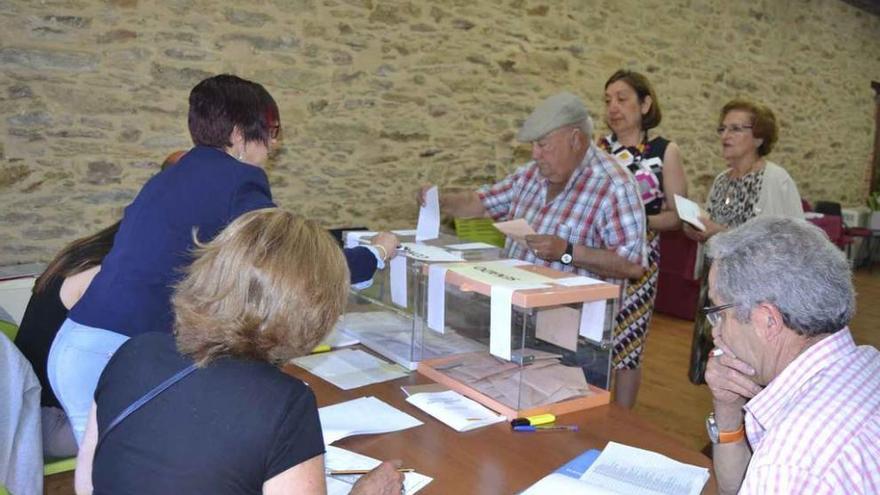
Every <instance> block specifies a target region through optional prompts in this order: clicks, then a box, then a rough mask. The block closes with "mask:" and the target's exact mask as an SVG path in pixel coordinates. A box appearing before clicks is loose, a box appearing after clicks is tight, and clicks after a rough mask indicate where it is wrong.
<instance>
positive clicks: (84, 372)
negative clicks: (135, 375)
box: [47, 318, 128, 445]
mask: <svg viewBox="0 0 880 495" xmlns="http://www.w3.org/2000/svg"><path fill="white" fill-rule="evenodd" d="M126 340H128V336H126V335H122V334H120V333H116V332H111V331H109V330H104V329H101V328H94V327H89V326H86V325H80V324H79V323H77V322H75V321H73V320H71V319H70V318H68V319H66V320H64V324H62V325H61V329H60V330H58V335H56V336H55V340H54V341H53V342H52V348H51V349H50V350H49V362H48V363H47V374H48V375H49V383H50V384H51V385H52V390H54V391H55V396H56V397H58V401H59V402H60V403H61V406H62V407H64V412H66V413H67V417H68V419H70V425H71V427H72V428H73V435H74V437H76V443H77V445H80V444H82V440H83V435H84V434H85V431H86V424H87V422H88V419H89V411H90V410H91V408H92V402H94V400H95V399H94V397H95V387H97V386H98V378H100V377H101V372H102V371H104V367H105V366H107V363H108V362H109V361H110V358H111V357H113V353H115V352H116V349H119V346H121V345H122V344H124V343H125V341H126Z"/></svg>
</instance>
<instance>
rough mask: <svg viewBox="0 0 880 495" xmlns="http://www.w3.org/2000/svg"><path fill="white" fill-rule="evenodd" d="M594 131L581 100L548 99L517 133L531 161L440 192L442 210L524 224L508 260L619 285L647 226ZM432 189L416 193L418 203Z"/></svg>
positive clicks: (630, 273)
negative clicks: (479, 183)
mask: <svg viewBox="0 0 880 495" xmlns="http://www.w3.org/2000/svg"><path fill="white" fill-rule="evenodd" d="M592 132H593V129H592V121H591V119H590V117H589V115H588V113H587V109H586V107H585V106H584V104H583V103H582V102H581V100H580V99H579V98H578V97H576V96H575V95H573V94H571V93H565V92H563V93H560V94H557V95H555V96H551V97H550V98H548V99H546V100H544V102H542V103H541V104H540V105H539V106H538V107H537V108H536V109H535V110H534V111H533V112H532V114H531V115H530V116H529V117H528V119H526V121H525V123H524V124H523V126H522V129H520V131H519V134H518V135H517V139H518V140H519V141H521V142H526V143H531V144H532V161H530V162H529V163H527V164H525V165H523V166H522V167H520V168H518V169H517V170H516V171H515V172H513V173H512V174H510V175H508V176H507V177H505V178H504V179H502V180H501V181H500V182H497V183H495V184H492V185H486V186H483V187H481V188H479V189H478V190H476V191H466V192H448V191H443V192H441V194H440V208H441V210H442V212H443V213H445V214H448V215H451V216H455V217H483V216H490V217H492V218H493V219H495V220H496V221H506V220H513V219H518V218H522V219H524V220H525V221H526V222H528V223H529V225H531V226H532V228H533V229H534V230H535V232H537V235H531V236H528V237H526V243H527V245H525V246H524V245H522V244H520V243H516V242H513V241H512V240H510V239H508V241H507V246H506V250H505V254H506V255H507V256H509V257H511V258H516V259H522V260H525V261H528V262H531V263H534V264H537V265H543V266H549V267H552V268H555V269H557V270H562V271H568V272H575V273H578V274H579V275H586V276H591V277H596V278H601V279H604V280H608V281H610V282H613V283H618V284H621V283H622V279H630V278H638V277H640V276H641V275H642V273H643V270H644V268H643V266H642V263H643V258H644V250H645V223H646V220H645V212H644V208H643V207H642V202H641V199H640V198H639V192H638V186H637V185H636V183H635V181H634V180H633V178H632V176H631V175H630V174H629V172H627V171H626V170H624V169H623V168H622V167H620V166H619V165H618V164H617V163H616V162H615V161H614V160H613V159H612V158H611V157H610V156H608V155H607V154H605V153H604V152H603V151H601V150H599V149H598V148H596V146H594V145H593V144H592V140H591V138H590V136H592ZM429 187H430V186H425V187H423V188H422V189H421V191H420V195H419V199H420V202H422V198H423V196H424V193H425V191H426V190H427V189H428V188H429ZM619 379H620V375H619V374H618V381H619Z"/></svg>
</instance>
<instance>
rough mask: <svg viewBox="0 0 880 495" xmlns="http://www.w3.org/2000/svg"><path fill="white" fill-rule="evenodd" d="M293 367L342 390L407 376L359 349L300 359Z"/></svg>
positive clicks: (396, 367)
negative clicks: (301, 369)
mask: <svg viewBox="0 0 880 495" xmlns="http://www.w3.org/2000/svg"><path fill="white" fill-rule="evenodd" d="M292 363H293V364H295V365H297V366H299V367H301V368H304V369H305V370H307V371H309V372H310V373H312V374H313V375H317V376H319V377H321V378H322V379H324V380H326V381H328V382H330V383H332V384H333V385H336V386H337V387H339V388H341V389H343V390H349V389H352V388H357V387H363V386H364V385H369V384H371V383H379V382H384V381H388V380H394V379H396V378H400V377H402V376H406V372H405V371H404V370H403V368H401V367H400V366H397V365H396V364H391V363H387V362H385V361H383V360H381V359H379V358H377V357H375V356H373V355H371V354H367V353H366V352H364V351H362V350H360V349H339V350H337V351H332V352H325V353H322V354H312V355H309V356H302V357H298V358H296V359H294V360H293V361H292Z"/></svg>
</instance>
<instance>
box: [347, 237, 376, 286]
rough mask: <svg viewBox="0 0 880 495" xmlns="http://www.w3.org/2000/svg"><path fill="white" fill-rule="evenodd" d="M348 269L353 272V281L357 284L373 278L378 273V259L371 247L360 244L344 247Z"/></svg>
mask: <svg viewBox="0 0 880 495" xmlns="http://www.w3.org/2000/svg"><path fill="white" fill-rule="evenodd" d="M343 251H344V252H345V261H347V262H348V271H349V272H351V283H352V284H357V283H360V282H364V281H366V280H369V279H371V278H373V274H374V273H376V265H377V260H376V257H375V256H373V253H372V252H370V250H369V249H367V248H365V247H363V246H358V247H354V248H350V249H349V248H346V249H343Z"/></svg>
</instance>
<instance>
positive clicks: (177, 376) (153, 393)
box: [95, 364, 197, 453]
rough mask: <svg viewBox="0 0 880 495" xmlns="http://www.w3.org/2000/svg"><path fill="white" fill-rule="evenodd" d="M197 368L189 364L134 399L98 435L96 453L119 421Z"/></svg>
mask: <svg viewBox="0 0 880 495" xmlns="http://www.w3.org/2000/svg"><path fill="white" fill-rule="evenodd" d="M196 368H197V366H196V365H195V364H192V365H190V366H187V367H186V368H184V369H182V370H180V371H178V372H177V373H176V374H175V375H174V376H172V377H171V378H169V379H167V380H165V381H164V382H162V383H160V384H159V385H157V386H156V388H154V389H153V390H150V391H149V392H147V393H146V394H144V396H143V397H141V398H140V399H138V400H136V401H134V402H133V403H132V404H131V405H130V406H128V407H126V408H125V410H124V411H122V412H121V413H119V415H118V416H116V418H114V419H113V421H111V422H110V425H109V426H108V427H107V429H106V430H104V432H103V433H101V436H99V437H98V443H97V444H96V445H95V452H96V453H97V452H98V448H99V447H100V446H101V443H103V442H104V439H105V438H107V434H108V433H110V432H111V431H113V429H114V428H116V427H117V426H118V425H119V423H121V422H122V420H124V419H125V418H127V417H128V415H129V414H131V413H133V412H135V411H137V410H138V409H140V408H141V407H143V405H144V404H146V403H147V402H150V401H151V400H153V399H154V398H155V397H156V396H157V395H159V394H161V393H162V392H164V391H165V390H167V389H168V388H169V387H171V386H172V385H174V384H175V383H177V382H179V381H180V380H183V379H184V378H186V377H187V375H189V374H190V373H192V372H193V371H195V370H196Z"/></svg>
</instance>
